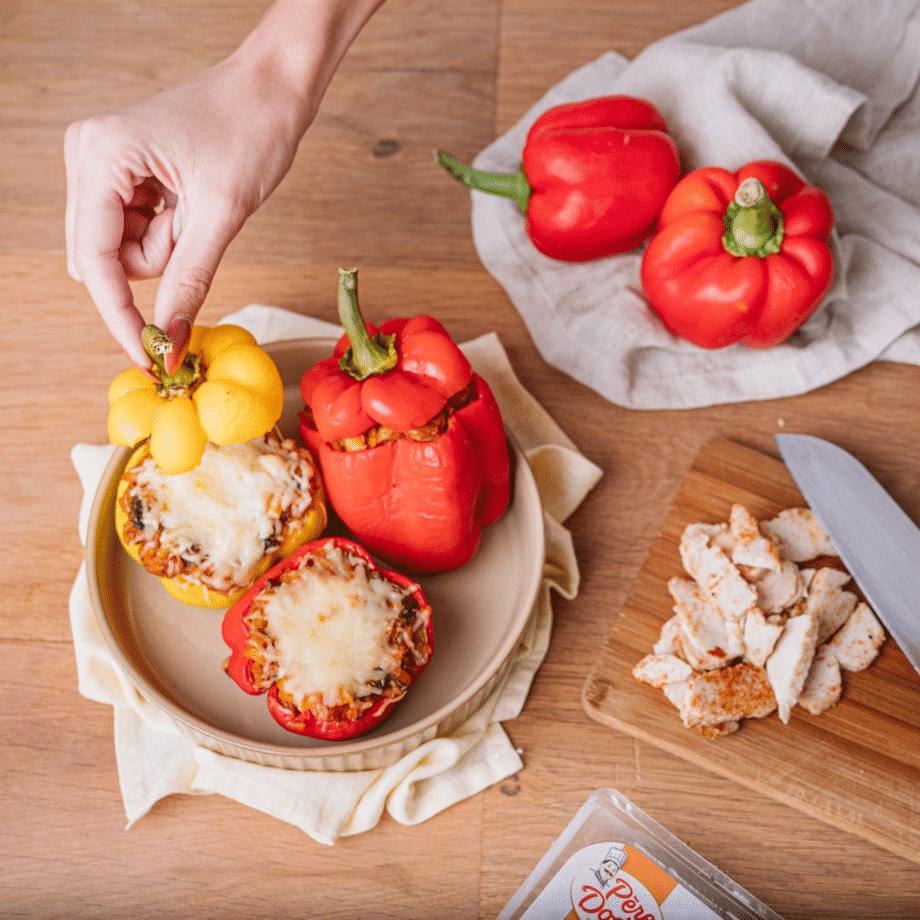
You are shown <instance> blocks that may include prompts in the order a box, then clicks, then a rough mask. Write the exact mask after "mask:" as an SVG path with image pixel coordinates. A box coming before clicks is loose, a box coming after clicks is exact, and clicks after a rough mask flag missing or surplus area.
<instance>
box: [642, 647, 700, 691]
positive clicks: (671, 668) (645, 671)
mask: <svg viewBox="0 0 920 920" xmlns="http://www.w3.org/2000/svg"><path fill="white" fill-rule="evenodd" d="M692 673H693V668H691V667H690V665H689V664H687V662H686V661H684V660H683V659H681V658H678V657H676V656H675V655H646V656H645V657H644V658H643V659H642V660H641V661H640V662H639V663H638V664H637V665H636V666H635V667H634V668H633V669H632V675H633V677H635V678H636V680H641V681H642V683H644V684H651V685H652V686H653V687H663V686H664V685H665V684H676V683H680V682H681V681H685V680H686V679H687V678H688V677H689V676H690V675H691V674H692Z"/></svg>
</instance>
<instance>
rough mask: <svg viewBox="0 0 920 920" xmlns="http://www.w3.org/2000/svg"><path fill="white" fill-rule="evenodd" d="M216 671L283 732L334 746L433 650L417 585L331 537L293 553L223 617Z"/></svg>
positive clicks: (357, 729)
mask: <svg viewBox="0 0 920 920" xmlns="http://www.w3.org/2000/svg"><path fill="white" fill-rule="evenodd" d="M223 637H224V641H225V642H226V643H227V645H228V646H229V647H230V652H231V653H230V657H229V658H228V659H227V660H226V661H225V662H224V668H225V670H226V671H227V673H228V674H229V675H230V677H232V678H233V680H234V681H235V682H236V683H237V684H238V685H239V687H240V688H241V689H243V690H245V691H246V692H247V693H250V694H253V695H259V694H262V693H266V692H267V694H268V695H267V701H268V709H269V712H270V713H271V715H272V717H273V718H274V719H275V720H276V721H277V722H278V724H279V725H281V726H282V727H284V728H286V729H287V730H288V731H290V732H294V733H295V734H299V735H306V736H309V737H311V738H321V739H324V740H326V741H344V740H346V739H348V738H354V737H356V736H358V735H360V734H363V733H364V732H367V731H370V730H371V729H372V728H375V727H376V726H377V725H379V724H380V723H381V722H382V721H383V720H384V719H385V718H386V717H387V715H389V714H390V712H391V711H392V709H393V706H394V704H395V703H397V702H398V701H399V700H400V699H402V698H403V697H404V696H405V694H406V692H407V691H408V689H409V687H410V685H411V684H412V683H413V681H415V680H416V678H418V676H419V675H420V674H421V673H422V672H423V671H424V670H425V667H426V666H427V665H428V662H429V660H430V659H431V654H432V651H433V648H434V633H433V629H432V625H431V607H430V606H429V605H428V602H427V601H426V600H425V596H424V595H423V593H422V590H421V588H420V587H419V586H418V585H417V584H416V583H415V582H413V581H411V580H410V579H409V578H407V577H405V576H404V575H401V574H399V573H397V572H390V571H387V570H386V569H382V568H380V567H378V566H377V565H376V564H375V563H374V562H373V561H372V560H371V557H370V556H369V555H368V553H367V552H366V550H364V549H363V547H361V546H358V544H356V543H354V542H352V541H351V540H345V539H342V538H339V537H336V538H329V539H324V540H317V541H315V542H313V543H308V544H306V545H305V546H303V547H301V548H300V549H299V550H297V551H296V552H295V553H293V554H292V555H290V556H288V557H287V558H286V559H284V560H283V561H282V562H280V563H279V564H278V565H276V566H275V567H274V568H273V569H271V570H270V571H269V572H267V573H266V574H264V575H263V576H262V577H261V578H259V579H258V580H257V581H256V582H255V583H254V584H253V586H252V587H251V588H250V589H249V590H248V591H247V592H246V594H244V595H243V597H242V598H240V600H239V601H238V602H237V603H236V604H234V605H233V606H232V607H231V608H230V609H229V610H228V611H227V613H226V614H225V616H224V622H223Z"/></svg>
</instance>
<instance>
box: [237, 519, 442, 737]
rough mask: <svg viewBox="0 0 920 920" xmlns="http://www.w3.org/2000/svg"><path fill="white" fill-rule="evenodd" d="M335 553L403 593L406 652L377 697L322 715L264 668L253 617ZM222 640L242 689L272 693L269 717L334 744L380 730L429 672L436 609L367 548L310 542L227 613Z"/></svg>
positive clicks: (326, 541)
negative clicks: (266, 596) (281, 588)
mask: <svg viewBox="0 0 920 920" xmlns="http://www.w3.org/2000/svg"><path fill="white" fill-rule="evenodd" d="M330 550H338V551H341V553H342V554H343V555H344V556H345V558H346V559H347V560H348V564H349V565H360V566H364V567H365V568H366V569H367V571H368V573H369V575H370V577H374V578H382V579H385V580H386V581H387V582H388V583H389V585H391V586H393V587H394V588H395V589H396V590H397V591H399V592H401V593H402V594H403V600H402V604H403V615H402V618H403V622H401V623H400V624H399V628H397V629H395V630H394V633H396V634H398V635H399V636H400V641H401V642H402V643H403V645H402V657H401V660H400V663H399V665H398V666H397V668H396V670H395V671H394V672H391V673H390V674H388V675H385V676H384V677H383V678H381V679H380V680H378V681H376V682H375V689H374V690H373V692H371V693H370V694H368V695H366V696H363V697H359V698H358V700H357V705H355V704H339V705H336V706H333V707H331V709H330V711H329V712H327V711H323V712H322V713H321V714H318V713H317V712H316V711H314V710H315V706H314V708H310V706H309V705H306V702H305V701H303V700H301V701H300V703H299V705H298V704H297V703H294V702H292V701H291V699H290V693H289V692H288V690H287V689H286V688H283V687H282V686H280V685H283V684H284V677H283V675H281V676H278V671H276V670H273V669H272V668H270V667H266V666H264V665H263V664H261V663H259V662H258V659H259V656H260V647H261V643H265V641H266V638H267V637H266V636H265V635H264V634H263V635H261V636H259V637H258V639H257V640H256V641H253V640H254V636H255V635H256V634H257V633H259V631H260V630H263V626H262V625H261V624H259V623H258V622H257V618H258V614H256V616H253V611H254V606H255V604H256V600H257V599H258V598H259V596H260V595H261V594H262V593H263V592H264V591H266V589H269V590H270V589H271V587H272V586H273V585H276V584H278V583H280V581H282V580H283V578H284V577H285V573H291V574H292V575H293V573H296V572H297V571H298V570H299V569H301V568H302V567H304V566H308V567H309V566H313V565H322V560H323V558H324V557H326V556H327V554H328V553H329V552H330ZM289 577H290V576H289ZM293 577H296V575H295V576H293ZM222 635H223V639H224V642H225V643H226V644H227V645H228V646H229V648H230V657H229V658H228V659H227V660H226V661H225V662H224V669H225V670H226V672H227V674H228V675H229V676H230V677H231V678H233V680H234V681H235V683H236V684H237V685H238V686H239V687H240V688H241V689H242V690H245V691H246V693H249V694H251V695H253V696H259V695H261V694H263V693H266V692H267V697H266V699H267V702H268V710H269V712H270V713H271V715H272V717H273V718H274V719H275V721H276V722H278V724H279V725H281V726H282V727H283V728H286V729H287V730H288V731H290V732H294V733H295V734H298V735H305V736H308V737H310V738H321V739H323V740H326V741H344V740H347V739H349V738H354V737H356V736H358V735H361V734H363V733H365V732H368V731H370V730H371V729H372V728H375V727H376V726H377V725H379V724H380V723H381V722H382V721H383V720H384V719H385V718H386V717H387V716H388V715H389V714H390V712H391V711H392V708H393V706H394V705H395V704H396V703H397V702H398V701H399V700H400V699H402V698H403V697H404V696H405V694H406V692H407V691H408V689H409V687H410V686H411V684H412V683H413V682H414V681H415V680H416V678H418V676H419V675H420V674H421V673H422V672H423V671H424V670H425V668H426V667H427V665H428V662H429V661H430V660H431V655H432V652H433V650H434V630H433V627H432V624H431V607H430V606H429V604H428V601H427V600H426V599H425V596H424V594H423V593H422V589H421V587H420V586H419V585H417V584H416V583H415V582H413V581H412V580H411V579H409V578H407V577H406V576H405V575H402V574H400V573H399V572H391V571H388V570H387V569H382V568H380V567H378V566H377V565H376V564H375V563H374V562H373V560H372V559H371V557H370V556H369V555H368V553H367V551H366V550H365V549H364V548H363V547H361V546H359V545H358V544H357V543H354V542H353V541H351V540H346V539H343V538H341V537H330V538H325V539H321V540H316V541H314V542H312V543H307V544H305V545H304V546H302V547H301V548H300V549H298V550H297V551H295V552H294V553H292V554H291V555H290V556H288V557H286V558H285V559H283V560H282V561H281V562H279V563H278V564H277V565H276V566H275V567H274V568H272V569H271V570H270V571H268V572H266V573H265V574H264V575H262V577H261V578H259V579H258V580H257V581H256V582H254V583H253V585H252V587H251V588H249V590H248V591H247V592H246V593H245V594H244V595H243V596H242V597H241V598H240V599H239V600H238V601H237V602H236V603H235V604H234V605H233V606H232V607H230V609H229V610H228V611H227V612H226V614H225V615H224V620H223V625H222ZM268 638H270V637H268ZM285 667H286V668H296V662H293V663H292V662H286V663H285ZM302 707H303V708H302Z"/></svg>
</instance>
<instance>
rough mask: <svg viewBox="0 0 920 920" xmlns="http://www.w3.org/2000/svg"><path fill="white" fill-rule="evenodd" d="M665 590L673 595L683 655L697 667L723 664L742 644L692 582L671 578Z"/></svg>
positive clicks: (713, 666) (741, 648)
mask: <svg viewBox="0 0 920 920" xmlns="http://www.w3.org/2000/svg"><path fill="white" fill-rule="evenodd" d="M668 591H670V592H671V597H673V598H674V615H675V616H676V617H677V621H678V623H679V624H680V631H681V639H682V642H683V651H684V655H685V657H686V658H687V660H688V661H689V662H691V663H692V664H693V666H694V667H695V668H696V669H697V670H706V671H708V670H711V669H712V668H722V667H725V665H726V664H728V663H729V662H730V661H731V660H732V659H734V658H737V657H738V656H739V655H740V654H741V653H742V652H743V651H744V647H743V646H742V645H741V644H740V643H739V642H738V638H739V637H738V636H737V635H736V633H735V631H734V630H732V631H731V633H730V632H729V630H728V629H727V628H726V621H725V617H723V616H722V613H721V611H719V609H718V608H717V607H716V606H715V604H713V603H712V601H710V599H709V598H708V597H707V596H706V595H705V594H704V593H703V591H702V590H701V589H700V587H699V585H698V584H696V582H693V581H689V580H688V579H686V578H672V579H671V580H670V581H669V582H668Z"/></svg>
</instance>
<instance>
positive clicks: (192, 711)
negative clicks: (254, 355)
mask: <svg viewBox="0 0 920 920" xmlns="http://www.w3.org/2000/svg"><path fill="white" fill-rule="evenodd" d="M333 345H334V342H333V340H331V339H301V340H296V341H289V342H280V343H275V344H271V345H268V346H266V350H267V351H268V352H269V354H271V356H272V357H273V358H274V359H275V362H276V364H277V365H278V369H279V371H280V372H281V376H282V378H283V380H284V383H285V411H284V415H283V416H282V418H281V422H280V427H281V429H282V431H283V432H284V433H285V434H289V435H294V434H295V433H296V432H297V412H298V410H299V409H300V408H301V407H302V400H301V397H300V389H299V385H300V378H301V375H302V374H303V372H304V370H306V368H307V367H309V366H310V365H311V364H312V363H314V362H315V361H317V360H319V359H321V358H324V357H327V356H328V355H329V354H331V352H332V348H333ZM512 448H513V456H512V496H511V505H510V507H509V509H508V511H507V512H506V513H505V515H504V516H503V517H502V518H501V519H500V520H499V521H497V522H496V523H494V524H492V525H491V526H489V527H487V528H486V529H485V530H484V532H483V538H482V543H481V545H480V547H479V550H478V551H477V553H476V556H475V557H474V558H473V559H472V561H470V562H469V563H468V564H467V565H465V566H464V567H463V568H461V569H459V570H457V571H456V572H449V573H446V574H441V575H435V576H430V577H424V578H421V579H419V581H420V583H421V585H422V588H423V590H424V592H425V594H426V596H427V598H428V600H429V602H430V603H431V606H432V610H433V615H434V629H435V651H434V656H433V657H432V661H431V664H430V665H429V666H428V668H427V670H426V671H425V673H424V674H423V675H422V676H421V677H420V678H419V680H418V681H417V683H416V684H415V685H414V686H413V687H412V689H411V690H410V692H409V694H408V695H407V696H406V698H405V699H404V700H402V701H401V702H400V703H399V704H398V705H397V707H396V708H395V709H394V712H393V714H392V715H391V716H390V718H389V719H388V720H387V721H386V722H384V723H383V725H381V726H380V727H379V728H377V729H376V730H375V731H373V732H371V733H369V734H368V735H365V736H362V737H361V738H359V739H357V740H355V741H350V742H339V743H335V742H323V741H317V740H314V739H309V738H303V737H301V736H298V735H294V734H292V733H290V732H287V731H285V730H284V729H283V728H281V727H280V726H279V725H278V724H277V723H276V722H275V721H274V719H272V718H271V716H270V715H269V713H268V709H267V707H266V703H265V698H264V696H258V697H253V696H249V695H247V694H245V693H243V692H242V691H241V690H240V689H239V688H238V687H237V686H236V684H234V683H233V681H232V680H231V679H230V678H229V677H227V676H226V674H225V673H224V671H223V668H222V662H223V661H224V659H225V658H226V657H227V655H228V652H229V650H228V649H227V647H226V645H225V644H224V642H223V640H222V638H221V634H220V627H221V621H222V619H223V615H222V613H221V612H220V611H208V610H199V609H196V608H192V607H186V606H184V605H182V604H180V603H178V602H177V601H175V600H174V599H173V598H172V597H170V596H169V595H168V594H167V593H166V591H165V589H164V588H163V586H162V585H161V583H160V581H159V579H158V578H156V577H155V576H153V575H150V574H149V573H147V572H146V571H145V570H144V569H143V568H141V566H139V565H137V564H136V563H135V562H133V561H132V560H131V559H130V558H129V557H128V555H127V554H126V553H125V552H124V550H123V549H122V547H121V544H120V543H119V541H118V539H117V536H116V534H115V527H114V521H113V508H114V500H115V492H116V489H117V487H118V480H119V477H120V476H121V473H122V470H123V469H124V466H125V464H126V462H127V460H128V457H129V456H130V451H129V450H128V449H127V448H122V449H119V450H118V451H117V452H116V454H115V456H114V457H113V459H112V461H111V463H110V464H109V466H108V468H107V469H106V471H105V475H104V476H103V479H102V482H101V484H100V487H99V490H98V492H97V494H96V496H95V500H94V503H93V508H92V512H91V517H90V530H89V534H90V538H89V540H88V541H87V546H88V552H87V571H88V576H89V590H90V597H91V599H92V601H93V605H94V608H95V611H96V616H97V619H98V621H99V625H100V628H101V630H102V633H103V635H104V636H105V639H106V641H107V643H108V645H109V647H110V649H111V651H112V654H113V655H114V656H115V658H116V660H117V661H118V662H119V664H120V665H121V667H122V668H123V669H124V671H125V672H126V673H127V674H128V676H129V677H130V678H131V680H132V681H133V682H134V684H135V685H136V686H137V688H138V690H139V691H140V692H141V694H143V696H144V697H146V698H147V699H148V700H149V701H150V702H151V703H152V704H154V705H155V706H156V707H158V708H159V709H160V710H162V711H163V712H165V713H166V714H167V715H168V716H170V717H171V718H172V720H173V722H174V723H175V725H176V727H177V728H178V730H179V731H180V732H182V733H183V734H184V735H185V736H187V737H190V738H192V739H194V740H195V741H197V742H199V743H201V744H202V745H204V746H206V747H208V748H210V749H212V750H216V751H219V752H221V753H224V754H228V755H230V756H233V757H238V758H241V759H244V760H249V761H254V762H257V763H264V764H268V765H272V766H283V767H287V768H291V769H300V770H352V769H369V768H376V767H379V766H383V765H385V764H388V763H392V762H394V761H395V760H397V759H398V758H399V757H401V756H402V755H403V754H404V753H406V752H407V751H410V750H412V749H413V748H415V747H417V746H418V745H419V744H421V743H422V742H424V741H427V740H429V739H430V738H433V737H436V736H438V735H443V734H447V733H449V732H450V731H451V730H452V729H453V728H455V727H456V726H457V725H459V724H460V723H461V722H462V721H464V720H465V719H466V718H467V717H468V716H469V715H470V714H472V713H473V712H475V710H476V709H477V708H478V707H479V705H480V704H481V703H482V702H483V701H484V700H485V699H486V698H487V696H488V695H489V693H490V692H491V691H492V690H493V689H494V687H495V686H496V685H497V683H498V682H499V681H500V680H501V679H502V678H503V677H504V676H505V674H506V672H507V670H508V667H509V666H510V661H511V658H512V655H513V653H514V651H515V649H516V648H517V645H518V642H519V640H520V637H521V634H522V633H523V631H524V628H525V627H526V625H527V622H528V620H529V618H530V612H531V609H532V607H533V604H534V601H535V599H536V596H537V592H538V590H539V586H540V582H541V578H542V572H543V560H544V553H545V550H544V532H543V512H542V507H541V503H540V497H539V494H538V492H537V487H536V483H535V482H534V479H533V475H532V474H531V471H530V467H529V465H528V464H527V461H526V459H525V458H524V457H523V455H522V454H521V452H520V450H519V449H518V448H517V447H516V446H515V445H514V444H513V443H512Z"/></svg>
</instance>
